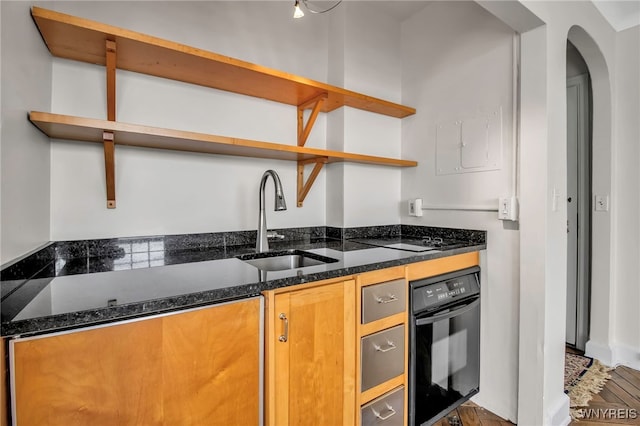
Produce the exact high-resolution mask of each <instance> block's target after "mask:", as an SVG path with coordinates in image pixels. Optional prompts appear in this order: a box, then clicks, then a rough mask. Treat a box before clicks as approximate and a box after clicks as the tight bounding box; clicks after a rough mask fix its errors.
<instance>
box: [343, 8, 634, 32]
mask: <svg viewBox="0 0 640 426" xmlns="http://www.w3.org/2000/svg"><path fill="white" fill-rule="evenodd" d="M352 1H353V0H352ZM432 1H434V0H396V1H375V0H374V1H369V2H368V3H369V4H370V5H371V7H379V8H381V9H382V10H383V12H384V13H385V14H388V15H391V16H393V17H395V18H396V19H398V20H399V21H404V20H405V19H407V18H408V17H410V16H411V15H412V14H414V13H416V12H418V11H419V10H421V9H422V8H424V7H425V6H426V5H428V4H429V3H431V2H432ZM448 1H451V0H448ZM553 1H559V0H553ZM572 1H589V0H572ZM593 3H594V5H595V6H596V8H597V9H598V10H599V11H600V13H601V14H602V16H604V17H605V19H606V20H607V21H608V22H609V23H610V24H611V26H612V27H613V28H614V29H615V30H616V31H622V30H626V29H627V28H631V27H633V26H636V25H640V0H593Z"/></svg>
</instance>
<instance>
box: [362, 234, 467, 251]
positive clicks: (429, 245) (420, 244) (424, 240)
mask: <svg viewBox="0 0 640 426" xmlns="http://www.w3.org/2000/svg"><path fill="white" fill-rule="evenodd" d="M350 241H353V242H356V243H360V244H367V245H370V246H374V247H386V248H391V249H395V250H403V251H412V252H416V253H419V252H426V251H440V250H448V249H451V248H455V247H456V246H458V245H461V244H462V243H461V242H459V241H456V240H450V239H443V238H440V237H429V236H425V237H413V236H411V237H390V238H366V239H360V238H355V239H352V240H350Z"/></svg>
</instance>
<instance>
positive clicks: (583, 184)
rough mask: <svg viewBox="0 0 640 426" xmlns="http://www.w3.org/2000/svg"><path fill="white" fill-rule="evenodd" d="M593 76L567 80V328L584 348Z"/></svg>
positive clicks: (572, 341) (568, 335)
mask: <svg viewBox="0 0 640 426" xmlns="http://www.w3.org/2000/svg"><path fill="white" fill-rule="evenodd" d="M589 140H590V137H589V78H588V75H587V74H583V75H580V76H577V77H572V78H569V79H567V318H566V321H567V331H566V341H567V343H569V344H570V345H573V346H575V347H577V348H579V349H582V350H584V346H585V343H586V341H587V338H588V332H589V315H588V313H589V282H590V278H589V277H590V273H589V272H590V268H591V266H590V257H591V255H590V238H591V237H590V222H591V220H590V200H591V195H590V193H591V189H590V188H591V183H590V176H591V165H590V158H591V154H590V151H591V150H590V143H589Z"/></svg>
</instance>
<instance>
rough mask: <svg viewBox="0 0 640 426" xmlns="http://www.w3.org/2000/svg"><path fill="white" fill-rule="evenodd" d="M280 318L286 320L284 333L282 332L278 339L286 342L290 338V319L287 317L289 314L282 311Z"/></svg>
mask: <svg viewBox="0 0 640 426" xmlns="http://www.w3.org/2000/svg"><path fill="white" fill-rule="evenodd" d="M278 318H280V319H281V320H282V321H284V334H281V335H280V337H278V340H279V341H281V342H283V343H284V342H286V341H287V340H288V339H289V320H288V319H287V315H285V314H284V313H281V314H280V316H278Z"/></svg>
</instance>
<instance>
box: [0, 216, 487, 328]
mask: <svg viewBox="0 0 640 426" xmlns="http://www.w3.org/2000/svg"><path fill="white" fill-rule="evenodd" d="M277 231H278V232H279V233H280V234H283V235H285V239H284V240H276V241H271V242H270V245H271V249H272V250H274V251H275V250H287V249H296V250H305V251H309V252H311V253H314V254H315V255H316V257H318V256H325V257H329V258H331V259H333V261H332V262H331V263H326V264H321V265H316V266H307V267H303V268H296V269H289V270H283V271H263V270H259V269H257V268H256V267H254V266H252V265H250V264H248V263H246V262H243V261H242V260H240V259H238V258H237V256H240V255H248V254H251V253H253V252H254V251H255V236H256V232H255V231H239V232H220V233H210V234H189V235H168V236H156V237H132V238H114V239H101V240H85V241H61V242H54V243H51V244H50V245H48V246H47V247H45V248H43V249H41V250H39V251H38V252H36V253H34V254H32V255H30V256H27V257H26V258H25V259H22V260H20V261H19V262H17V263H15V264H13V265H11V266H9V267H7V268H5V269H4V270H2V271H1V272H0V274H1V282H0V286H1V289H2V305H1V318H2V325H1V327H2V336H14V335H32V334H39V333H47V332H53V331H61V330H66V329H72V328H78V327H84V326H89V325H96V324H103V323H107V322H113V321H118V320H124V319H130V318H136V317H140V316H146V315H153V314H159V313H165V312H171V311H176V310H183V309H189V308H194V307H199V306H204V305H211V304H215V303H219V302H224V301H229V300H235V299H241V298H247V297H253V296H257V295H259V294H260V293H261V292H262V291H265V290H269V289H274V288H279V287H285V286H290V285H295V284H301V283H306V282H312V281H318V280H323V279H330V278H336V277H341V276H345V277H346V276H351V275H354V274H359V273H362V272H366V271H372V270H377V269H383V268H387V267H392V266H397V265H404V264H408V263H412V262H418V261H422V260H429V259H435V258H438V257H444V256H451V255H455V254H459V253H466V252H471V251H478V250H483V249H485V248H486V232H484V231H473V230H460V229H448V228H433V227H421V226H407V225H389V226H375V227H357V228H345V229H341V228H333V227H309V228H295V229H278V230H277ZM424 237H431V238H435V237H439V238H442V239H443V240H444V241H445V244H443V245H442V246H441V247H439V250H433V251H426V252H420V253H415V252H409V251H403V250H396V249H390V248H385V247H376V246H373V245H370V244H367V242H368V239H371V240H372V241H373V240H374V239H386V240H393V241H403V239H405V238H406V239H407V241H410V240H411V239H415V238H418V239H420V238H424ZM354 240H358V241H354Z"/></svg>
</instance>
